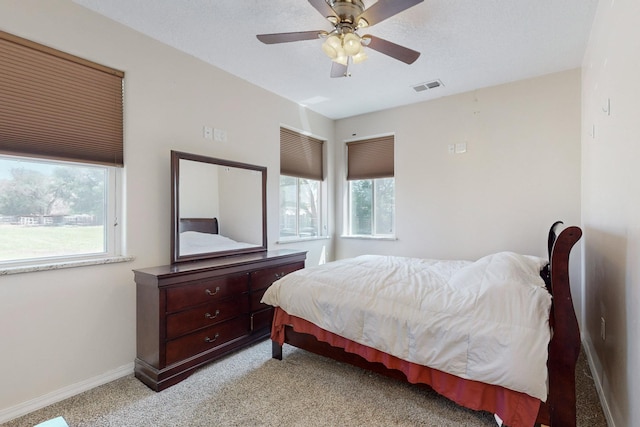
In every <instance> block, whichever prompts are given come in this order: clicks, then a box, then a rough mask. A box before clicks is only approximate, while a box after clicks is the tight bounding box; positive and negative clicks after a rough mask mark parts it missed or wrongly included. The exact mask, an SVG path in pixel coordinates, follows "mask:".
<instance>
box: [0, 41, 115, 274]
mask: <svg viewBox="0 0 640 427" xmlns="http://www.w3.org/2000/svg"><path fill="white" fill-rule="evenodd" d="M0 75H2V79H0V99H2V103H1V104H0V265H3V266H13V265H21V264H40V263H45V262H50V261H51V260H55V261H61V258H65V259H66V258H70V257H72V258H77V257H92V258H93V257H96V256H102V257H103V256H107V255H119V254H118V252H119V248H118V244H119V240H120V239H119V238H118V235H117V234H116V231H115V230H116V229H117V227H116V226H115V224H117V210H118V205H119V204H118V203H117V201H118V199H119V193H120V192H119V191H118V188H117V182H119V180H118V175H119V172H120V168H121V167H122V166H123V164H124V159H123V102H122V100H123V78H124V73H123V72H121V71H118V70H114V69H111V68H109V67H105V66H102V65H100V64H96V63H93V62H91V61H87V60H84V59H82V58H78V57H75V56H72V55H69V54H67V53H64V52H60V51H58V50H55V49H52V48H49V47H47V46H43V45H40V44H37V43H34V42H31V41H29V40H25V39H22V38H20V37H17V36H14V35H12V34H8V33H5V32H2V31H0Z"/></svg>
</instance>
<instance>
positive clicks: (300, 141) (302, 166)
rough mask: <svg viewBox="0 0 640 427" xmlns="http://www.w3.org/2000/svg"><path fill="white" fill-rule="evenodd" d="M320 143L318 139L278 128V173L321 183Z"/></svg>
mask: <svg viewBox="0 0 640 427" xmlns="http://www.w3.org/2000/svg"><path fill="white" fill-rule="evenodd" d="M322 143H323V142H322V141H321V140H319V139H316V138H313V137H310V136H307V135H302V134H301V133H298V132H295V131H292V130H289V129H285V128H280V173H281V174H282V175H288V176H295V177H297V178H307V179H313V180H316V181H322V180H323V173H322V171H323V165H322Z"/></svg>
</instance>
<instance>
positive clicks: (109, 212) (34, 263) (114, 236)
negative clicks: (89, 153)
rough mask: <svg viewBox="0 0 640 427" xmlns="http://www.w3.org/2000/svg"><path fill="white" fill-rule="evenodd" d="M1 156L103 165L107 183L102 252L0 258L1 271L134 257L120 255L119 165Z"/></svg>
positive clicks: (61, 266)
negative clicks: (1, 259)
mask: <svg viewBox="0 0 640 427" xmlns="http://www.w3.org/2000/svg"><path fill="white" fill-rule="evenodd" d="M2 157H5V158H14V159H22V160H24V161H28V162H43V163H48V164H61V165H65V164H66V165H71V166H88V167H100V168H104V169H105V170H106V172H107V178H106V179H107V182H106V195H105V230H104V233H105V236H104V237H105V250H104V251H103V252H96V253H86V254H77V255H61V256H49V257H41V258H28V259H20V260H10V261H0V273H2V274H13V273H22V272H30V271H40V270H49V269H58V268H64V267H76V266H81V265H91V264H105V263H109V262H121V261H130V260H132V259H133V258H132V257H126V256H123V255H122V242H123V227H122V225H121V223H122V194H123V191H122V168H121V167H116V166H106V165H96V164H91V163H82V162H69V161H63V160H49V159H41V158H36V157H28V156H14V155H2Z"/></svg>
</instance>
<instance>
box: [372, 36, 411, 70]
mask: <svg viewBox="0 0 640 427" xmlns="http://www.w3.org/2000/svg"><path fill="white" fill-rule="evenodd" d="M363 38H368V39H369V44H367V45H366V46H367V47H370V48H371V49H373V50H377V51H378V52H380V53H384V54H385V55H387V56H390V57H392V58H395V59H397V60H398V61H402V62H404V63H405V64H413V63H414V62H415V61H416V59H418V57H419V56H420V52H416V51H415V50H413V49H409V48H408V47H404V46H400V45H399V44H395V43H392V42H390V41H388V40H385V39H381V38H380V37H375V36H371V35H366V36H364V37H363Z"/></svg>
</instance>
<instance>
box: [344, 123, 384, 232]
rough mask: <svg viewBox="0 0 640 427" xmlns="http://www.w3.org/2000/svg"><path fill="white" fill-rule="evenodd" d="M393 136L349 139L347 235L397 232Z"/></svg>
mask: <svg viewBox="0 0 640 427" xmlns="http://www.w3.org/2000/svg"><path fill="white" fill-rule="evenodd" d="M393 153H394V137H393V135H391V136H384V137H379V138H371V139H366V140H360V141H352V142H349V143H347V181H348V204H347V211H348V214H347V227H346V229H347V233H346V234H347V235H349V236H372V237H392V236H393V235H395V179H394V154H393Z"/></svg>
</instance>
